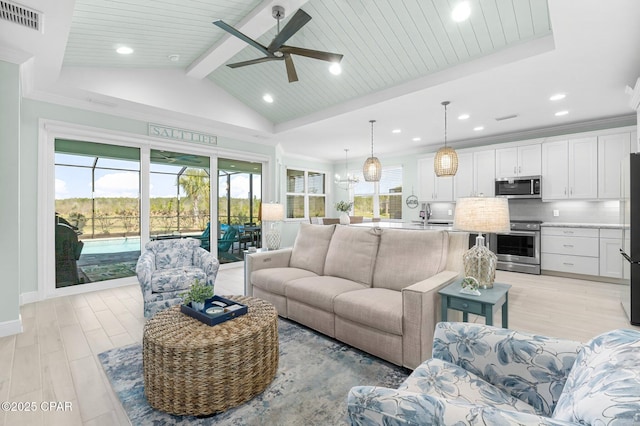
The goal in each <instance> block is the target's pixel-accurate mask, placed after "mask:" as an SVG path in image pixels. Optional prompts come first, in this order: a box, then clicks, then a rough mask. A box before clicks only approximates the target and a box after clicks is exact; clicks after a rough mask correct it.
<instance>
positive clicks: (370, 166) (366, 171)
mask: <svg viewBox="0 0 640 426" xmlns="http://www.w3.org/2000/svg"><path fill="white" fill-rule="evenodd" d="M362 174H363V175H364V180H366V181H367V182H378V181H380V177H381V175H382V164H380V160H378V157H369V158H367V160H366V161H365V162H364V166H362Z"/></svg>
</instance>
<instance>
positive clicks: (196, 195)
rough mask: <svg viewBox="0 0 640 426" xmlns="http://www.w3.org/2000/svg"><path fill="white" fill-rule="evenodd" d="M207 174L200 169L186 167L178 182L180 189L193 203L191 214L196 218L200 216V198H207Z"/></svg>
mask: <svg viewBox="0 0 640 426" xmlns="http://www.w3.org/2000/svg"><path fill="white" fill-rule="evenodd" d="M209 181H210V179H209V175H208V174H207V172H205V171H204V170H202V169H187V170H185V173H183V174H182V175H181V176H180V178H179V179H178V182H179V184H180V187H181V188H182V190H183V191H184V192H185V193H186V194H187V197H188V198H190V199H191V201H192V203H193V216H194V218H195V219H196V220H197V219H198V218H199V217H200V209H199V205H198V204H199V202H200V200H208V199H209Z"/></svg>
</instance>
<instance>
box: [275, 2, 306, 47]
mask: <svg viewBox="0 0 640 426" xmlns="http://www.w3.org/2000/svg"><path fill="white" fill-rule="evenodd" d="M310 20H311V16H309V15H308V14H307V12H305V11H304V10H302V9H298V11H297V12H296V13H295V15H293V17H292V18H291V19H289V22H287V25H285V26H284V28H283V29H282V31H280V32H279V33H278V35H276V37H275V38H274V39H273V41H272V42H271V44H270V45H269V47H267V50H268V51H269V52H271V53H273V52H275V51H276V50H278V49H279V48H280V46H282V45H283V44H285V43H286V41H287V40H289V39H290V38H291V36H292V35H294V34H295V33H297V32H298V30H299V29H300V28H302V27H304V26H305V24H306V23H307V22H309V21H310Z"/></svg>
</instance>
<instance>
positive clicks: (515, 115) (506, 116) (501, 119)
mask: <svg viewBox="0 0 640 426" xmlns="http://www.w3.org/2000/svg"><path fill="white" fill-rule="evenodd" d="M517 116H518V114H511V115H505V116H504V117H496V121H503V120H511V119H512V118H516V117H517Z"/></svg>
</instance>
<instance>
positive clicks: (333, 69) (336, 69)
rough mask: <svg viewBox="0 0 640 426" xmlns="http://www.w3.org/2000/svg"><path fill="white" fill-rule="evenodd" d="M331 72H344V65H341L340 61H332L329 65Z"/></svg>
mask: <svg viewBox="0 0 640 426" xmlns="http://www.w3.org/2000/svg"><path fill="white" fill-rule="evenodd" d="M329 72H330V73H331V74H333V75H340V74H342V65H340V64H339V63H338V62H334V63H332V64H331V66H330V67H329Z"/></svg>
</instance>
